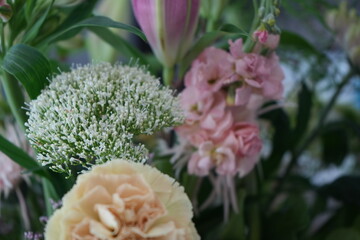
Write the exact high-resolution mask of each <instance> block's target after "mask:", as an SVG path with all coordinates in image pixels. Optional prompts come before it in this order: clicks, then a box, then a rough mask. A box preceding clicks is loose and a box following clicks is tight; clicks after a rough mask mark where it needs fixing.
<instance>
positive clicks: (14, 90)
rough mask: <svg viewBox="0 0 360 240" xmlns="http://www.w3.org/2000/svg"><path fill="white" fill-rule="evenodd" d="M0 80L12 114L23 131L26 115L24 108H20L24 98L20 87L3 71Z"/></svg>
mask: <svg viewBox="0 0 360 240" xmlns="http://www.w3.org/2000/svg"><path fill="white" fill-rule="evenodd" d="M1 80H2V85H3V87H4V91H5V95H6V100H7V102H8V104H9V106H10V109H11V112H12V114H13V115H14V117H15V120H16V122H17V123H18V125H19V127H20V129H21V130H23V131H24V132H25V122H26V120H27V116H26V112H25V111H24V109H22V107H23V106H24V102H25V100H24V96H23V94H22V91H21V88H20V87H19V84H18V82H17V80H16V79H15V78H14V77H13V76H12V75H10V74H8V73H6V72H3V74H2V78H1Z"/></svg>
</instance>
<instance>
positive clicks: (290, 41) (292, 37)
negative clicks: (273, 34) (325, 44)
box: [279, 31, 322, 55]
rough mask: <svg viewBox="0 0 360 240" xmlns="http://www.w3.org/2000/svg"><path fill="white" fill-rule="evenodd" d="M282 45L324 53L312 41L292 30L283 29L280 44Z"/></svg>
mask: <svg viewBox="0 0 360 240" xmlns="http://www.w3.org/2000/svg"><path fill="white" fill-rule="evenodd" d="M279 46H280V47H281V48H282V47H291V48H296V49H299V50H301V51H302V52H309V53H315V54H316V55H322V53H320V52H319V51H318V50H317V49H316V48H315V47H314V46H313V45H312V44H311V43H309V42H308V41H307V40H306V39H305V38H303V37H302V36H300V35H299V34H296V33H294V32H290V31H282V32H281V38H280V44H279Z"/></svg>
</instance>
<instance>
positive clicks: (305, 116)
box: [292, 82, 313, 147]
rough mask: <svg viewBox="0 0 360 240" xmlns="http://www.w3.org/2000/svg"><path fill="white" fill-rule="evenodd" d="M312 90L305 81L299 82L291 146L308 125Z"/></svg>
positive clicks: (297, 140)
mask: <svg viewBox="0 0 360 240" xmlns="http://www.w3.org/2000/svg"><path fill="white" fill-rule="evenodd" d="M312 98H313V92H312V91H311V90H310V89H309V88H308V86H307V85H306V83H305V82H301V90H300V92H299V94H298V110H297V114H296V126H295V129H294V131H293V134H292V135H293V143H292V144H293V147H294V146H296V145H297V143H298V142H299V140H300V139H301V137H302V136H303V135H304V133H306V130H307V127H308V125H309V120H310V115H311V109H312V105H313V101H312Z"/></svg>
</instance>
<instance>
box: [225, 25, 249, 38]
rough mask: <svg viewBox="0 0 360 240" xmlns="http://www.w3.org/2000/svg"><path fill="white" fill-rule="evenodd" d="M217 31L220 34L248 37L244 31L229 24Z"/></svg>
mask: <svg viewBox="0 0 360 240" xmlns="http://www.w3.org/2000/svg"><path fill="white" fill-rule="evenodd" d="M219 30H220V31H222V32H227V33H236V34H241V35H243V36H246V37H249V34H248V33H247V32H245V31H244V30H242V29H240V28H238V27H237V26H235V25H233V24H229V23H227V24H225V25H223V26H221V27H220V29H219Z"/></svg>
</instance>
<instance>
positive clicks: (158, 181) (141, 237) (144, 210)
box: [45, 160, 200, 240]
mask: <svg viewBox="0 0 360 240" xmlns="http://www.w3.org/2000/svg"><path fill="white" fill-rule="evenodd" d="M192 216H193V213H192V205H191V203H190V201H189V199H188V197H187V195H186V194H185V192H184V188H183V187H181V186H180V185H179V184H178V183H177V182H175V180H174V179H172V178H170V177H169V176H167V175H165V174H163V173H161V172H160V171H158V170H157V169H155V168H152V167H150V166H148V165H144V164H141V163H136V162H130V161H125V160H113V161H110V162H107V163H105V164H102V165H98V166H94V167H93V169H92V170H91V171H90V172H87V173H85V174H82V175H81V176H79V178H78V180H77V183H76V184H75V185H74V187H73V188H72V189H71V190H70V191H69V192H68V193H67V194H66V195H65V196H64V198H63V206H62V208H60V209H58V210H57V211H56V212H55V213H54V215H53V216H52V217H51V218H50V220H49V222H48V224H47V226H46V230H45V239H48V240H80V239H89V240H98V239H101V240H112V239H114V240H125V239H136V240H145V239H152V240H168V239H172V240H195V239H196V240H197V239H200V237H199V236H198V234H197V232H196V230H195V228H194V224H193V223H192V221H191V218H192Z"/></svg>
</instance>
